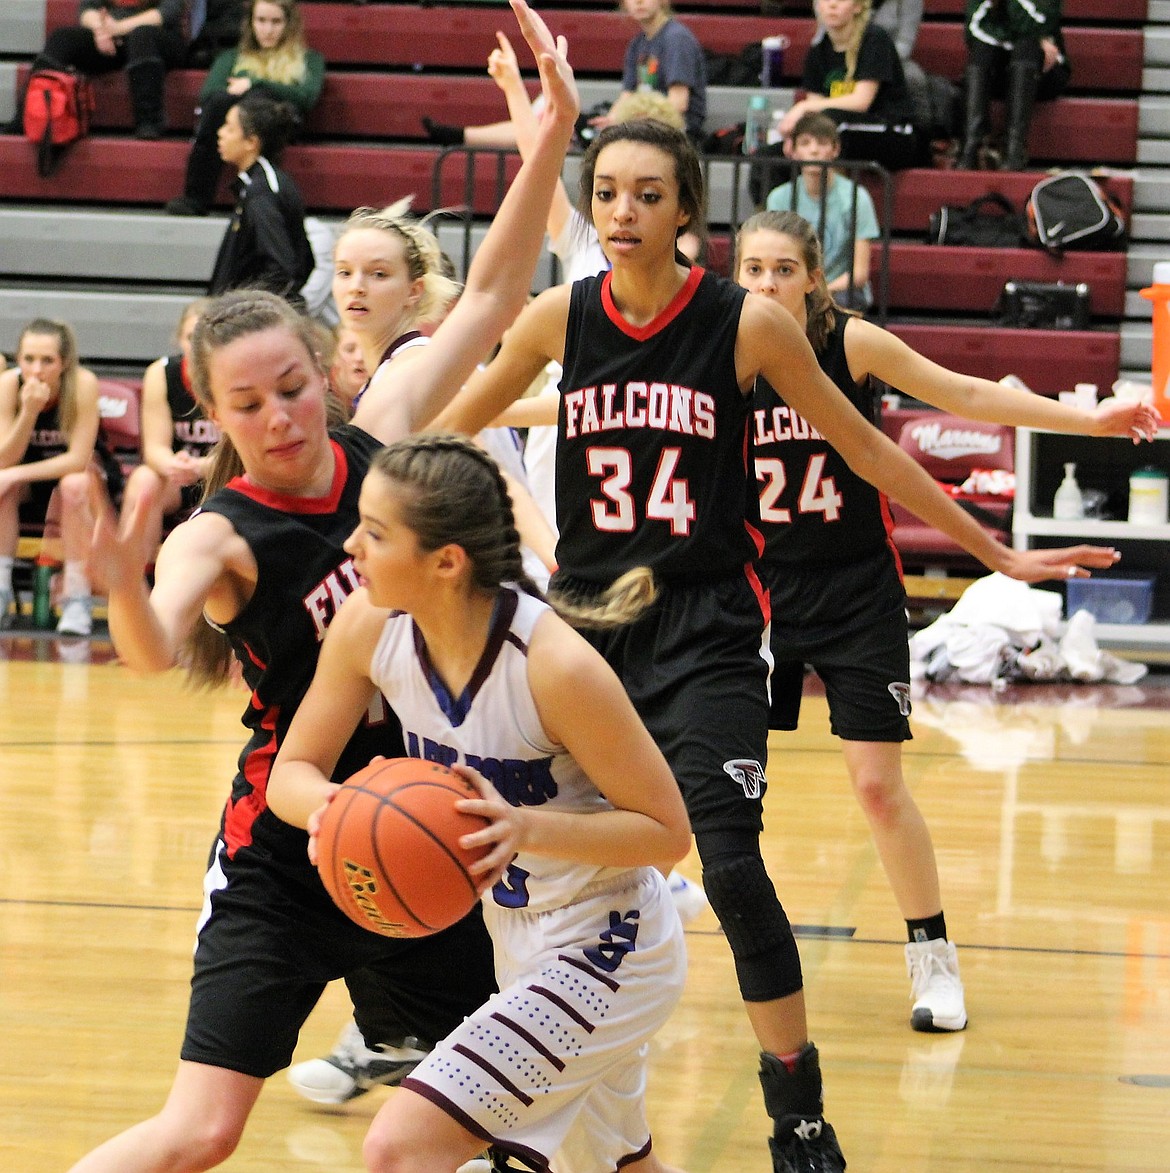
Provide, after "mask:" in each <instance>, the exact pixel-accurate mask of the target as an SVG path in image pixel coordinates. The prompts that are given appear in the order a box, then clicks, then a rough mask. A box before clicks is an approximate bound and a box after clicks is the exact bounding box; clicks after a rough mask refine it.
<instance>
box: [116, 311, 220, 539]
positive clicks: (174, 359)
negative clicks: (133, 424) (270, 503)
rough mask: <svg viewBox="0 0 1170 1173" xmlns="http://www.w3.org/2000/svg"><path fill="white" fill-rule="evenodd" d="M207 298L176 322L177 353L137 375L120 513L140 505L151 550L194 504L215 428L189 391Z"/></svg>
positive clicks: (196, 502)
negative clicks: (134, 462)
mask: <svg viewBox="0 0 1170 1173" xmlns="http://www.w3.org/2000/svg"><path fill="white" fill-rule="evenodd" d="M206 305H207V298H198V299H196V300H195V301H193V302H191V303H190V304H189V305H188V306H187V307H186V308H185V309H184V310H183V316H182V317H181V318H180V319H179V330H178V338H177V341H178V353H177V354H170V355H164V356H163V357H162V358H158V359H155V361H154V362H152V363H151V364H150V366H148V367H147V368H146V371H145V373H144V374H143V376H142V403H141V421H142V422H141V430H142V463H141V464H140V465H139V466H138V467H137V468H136V469H134V471H133V472H131V474H130V476H129V478H128V479H127V481H126V492H125V496H124V500H123V504H122V512H123V514H124V515H126V516H130V515H131V514H132V513H133V511H134V510H135V509H136V508H138V507H139V505H138V503H139V501H141V500H144V499H145V500H148V501H149V502H150V506H149V508H151V509H152V510H153V512H154V514H155V525H154V527H153V536H154V543H155V546H157V545H158V543H159V542H161V541H162V535H163V529H164V527H166V528H169V526H170V525H177V524H178V523H179V522H180V521H182V520H183V519H184V518H185V517H186V516H187V515H188V514H189V513H190V512H191V510H192V509H194V508H195V506H196V505H197V504H198V503H199V498H200V496H201V494H202V490H203V476H204V473H205V472H206V469H207V463H208V456H209V454H210V452H211V450H212V448H214V447H215V444H216V442H217V441H218V440H219V428H218V427H217V426H216V425H215V424H214V423H213V422H212V421H211V420H209V419H206V418H205V417H204V415H203V411H202V409H201V408H200V406H199V404H198V402H197V401H196V399H195V396H194V395H193V394H192V391H191V375H190V363H191V335H192V334H193V333H194V331H195V324H196V322H198V321H199V315H200V314H201V313H202V312H203V307H204V306H206Z"/></svg>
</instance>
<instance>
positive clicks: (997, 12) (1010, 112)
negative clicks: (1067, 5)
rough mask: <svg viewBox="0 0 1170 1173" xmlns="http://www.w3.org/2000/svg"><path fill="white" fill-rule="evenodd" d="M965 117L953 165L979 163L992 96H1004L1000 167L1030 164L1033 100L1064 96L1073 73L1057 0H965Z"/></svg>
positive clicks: (1018, 167)
mask: <svg viewBox="0 0 1170 1173" xmlns="http://www.w3.org/2000/svg"><path fill="white" fill-rule="evenodd" d="M964 32H965V37H966V42H967V71H966V75H965V78H966V86H967V93H966V98H965V102H966V115H965V118H964V131H963V147H962V150H961V151H960V152H959V157H958V160H957V161H956V166H957V167H962V168H965V169H968V170H970V169H971V168H974V167H977V166H978V165H979V153H980V151H981V150H982V149H983V147H984V145H985V141H984V140H985V139H986V137H987V132H988V112H989V105H990V102H991V99H992V97H1002V96H1004V94H1005V93H1006V96H1007V141H1006V145H1005V148H1004V152H1003V161H1002V167H1003V170H1005V171H1022V170H1023V169H1024V168H1025V167H1027V165H1028V130H1029V128H1030V127H1031V125H1032V109H1033V106H1034V105H1035V103H1036V101H1037V100H1039V101H1042V102H1046V101H1051V100H1052V99H1054V98H1058V97H1059V96H1060V95H1061V94H1062V93H1064V90H1065V88H1066V87H1067V86H1068V82H1069V78H1070V77H1071V76H1072V69H1071V68H1070V66H1069V63H1068V56H1067V55H1066V53H1065V50H1064V38H1063V37H1062V36H1061V31H1060V0H1026V3H1025V2H1023V0H996V3H990V2H989V0H967V13H966V23H965V27H964Z"/></svg>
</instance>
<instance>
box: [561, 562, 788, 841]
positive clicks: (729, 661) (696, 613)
mask: <svg viewBox="0 0 1170 1173" xmlns="http://www.w3.org/2000/svg"><path fill="white" fill-rule="evenodd" d="M553 586H554V588H556V589H560V590H564V591H565V592H566V593H567V594H568V595H569V596H570V597H573V596H574V595H576V594H579V593H580V594H588V593H590V592H591V591H592V592H595V591H596V589H597V588H596V586H592V587H591V586H590V584H587V583H583V582H578V581H576V580H573V579H570V578H568V577H567V576H564V575H561V576H559V577H555V578H554V581H553ZM761 592H763V586H762V584H760V583H758V581H753V578H752V576H750V575H748V574H745V575H744V576H743V577H736V578H728V579H721V580H718V581H715V582H700V583H695V584H691V585H680V584H677V583H669V584H663V585H662V586H661V593H660V595H659V599H658V601H657V602H656V603H655V604H654V606H653V607H651V608H650V610H649V611H648V612H647V613H646V614H645V615H643V616H642V617H641V618H640V619H638V620H637V621H636V622H634V623H630V624H627V625H625V626H624V627H619V628H615V629H612V630H602V631H590V630H585V629H583V630H582V632H581V634H582V635H583V636H584V637H585V638H586V639H587V640H589V642H590V643H592V644H593V646H594V647H596V648H597V650H598V651H599V652H601V654H602V656H604V657H605V659H606V661H607V662H608V663H609V665H610V667H611V668H613V670H614V671H615V672H616V673H617V674H618V677H619V679H620V680H621V682H622V684H623V685H624V686H625V689H626V692H627V693H628V694H629V697H630V699H631V700H632V701H633V703H634V708H635V709H636V710H637V711H638V715H639V716H640V717H641V718H642V722H643V724H645V726H646V728H647V729H648V730H649V731H650V735H651V737H653V738H654V741H655V742H656V744H657V745H658V748H659V749H660V750H662V753H663V756H664V757H665V758H666V760H667V762H668V763H669V764H670V768H671V771H672V773H673V774H674V776H675V778H676V780H677V781H678V784H679V787H680V788H681V790H682V795H683V799H684V801H685V802H686V806H687V813H688V814H689V815H690V820H691V829H692V831H693V832H694V833H695V834H696V835H700V834H702V833H703V832H706V831H728V830H743V831H747V832H749V833H750V834H752V835H758V834H759V833H760V831H761V830H762V828H763V796H764V791H765V789H766V784H765V780H764V768H765V766H766V764H767V760H768V673H769V670H770V668H771V664H770V662H769V654H768V634H767V627H766V608H767V600H766V599H762V598H761Z"/></svg>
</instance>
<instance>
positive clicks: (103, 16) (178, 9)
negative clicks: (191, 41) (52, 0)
mask: <svg viewBox="0 0 1170 1173" xmlns="http://www.w3.org/2000/svg"><path fill="white" fill-rule="evenodd" d="M185 53H186V43H185V42H184V40H183V0H122V2H121V3H118V2H117V0H80V5H79V19H78V23H77V24H75V25H69V26H66V27H64V28H58V29H54V30H53V31H52V32H51V33H50V34H49V38H48V40H47V41H46V42H45V47H44V49H43V50H41V53H40V55H39V56H38V57H37V58H36V60H35V61H34V62H33V68H34V69H61V68H62V67H63V66H72V67H73V68H74V69H78V70H80V71H81V72H82V73H111V72H113V71H114V70H115V69H124V70H125V71H126V79H127V83H128V85H129V87H130V103H131V106H132V107H133V110H134V135H135V137H136V138H143V139H157V138H161V137H162V135H163V133H164V131H165V130H166V110H165V107H164V105H163V83H164V81H165V80H166V72H167V70H168V69H174V68H175V67H176V66H178V65H180V64H181V63H182V61H183V57H184V54H185Z"/></svg>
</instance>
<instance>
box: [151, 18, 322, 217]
mask: <svg viewBox="0 0 1170 1173" xmlns="http://www.w3.org/2000/svg"><path fill="white" fill-rule="evenodd" d="M324 82H325V59H324V58H323V57H322V56H321V54H320V53H318V52H317V51H316V50H314V49H310V48H308V47H307V46H306V45H305V41H304V28H303V24H302V21H301V10H300V7H299V5H298V4H297V0H251V4H250V5H249V8H248V17H247V20H246V21H245V23H244V25H243V29H242V30H241V33H240V41H239V44H238V45H237V46H236V48H234V49H229V50H228V51H226V52H224V53H221V54H220V55H219V56H218V57H217V58H216V59H215V62H214V64H213V65H212V67H211V70H210V72H209V73H208V75H207V79H206V81H204V83H203V88H202V89H201V90H200V91H199V109H198V111H197V120H196V123H195V141H194V142H193V143H192V144H191V153H190V155H188V156H187V176H186V180H185V181H184V184H183V194H182V195H181V196H177V197H176V198H175V199H173V200H171V201H170V202H169V203H168V204H167V211H168V212H169V213H170V214H171V215H172V216H206V215H207V212H208V210H209V209H210V207H211V204H212V201H213V200H214V199H215V189H216V187H217V186H218V184H219V177H220V174H221V172H222V171H223V166H222V163H221V161H220V157H219V153H218V151H217V150H216V134H217V132H218V131H219V128H220V127H221V126H222V125H223V120H224V118H225V117H226V116H227V112H228V110H229V109H230V108H231V107H232V106H233V105H234V104H235V103H236V102H238V101H239V99H240V98H241V97H243V95H244V94H246V93H249V92H250V91H252V90H256V91H257V92H260V93H267V94H268V95H269V96H270V97H272V98H278V99H280V100H281V101H284V102H288V103H290V104H291V105H292V106H293V107H294V108H295V109H296V110H297V111H298V112H299V114H300V115H301V118H302V119H303V118H304V117H305V116H306V115H308V114H309V112H310V111H311V110H312V109H313V107H314V106H315V105H316V104H317V100H318V99H319V98H320V97H321V87H322V85H324Z"/></svg>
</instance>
